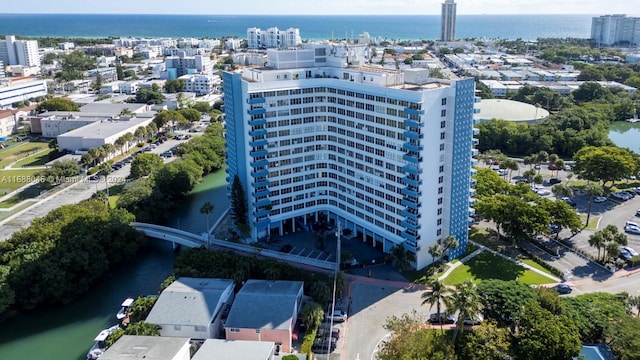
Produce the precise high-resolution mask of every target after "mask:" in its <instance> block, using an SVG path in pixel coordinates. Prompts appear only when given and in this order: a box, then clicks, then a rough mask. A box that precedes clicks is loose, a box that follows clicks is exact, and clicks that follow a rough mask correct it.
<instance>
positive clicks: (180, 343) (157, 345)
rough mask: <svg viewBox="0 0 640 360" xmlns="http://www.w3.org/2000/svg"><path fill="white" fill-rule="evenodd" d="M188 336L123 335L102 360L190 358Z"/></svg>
mask: <svg viewBox="0 0 640 360" xmlns="http://www.w3.org/2000/svg"><path fill="white" fill-rule="evenodd" d="M190 347H191V346H190V344H189V339H187V338H162V337H159V336H133V335H123V336H122V337H121V338H120V339H118V341H116V342H115V343H114V344H113V345H111V346H110V347H109V348H108V349H107V350H106V351H105V352H104V353H103V354H102V355H100V359H101V360H121V359H129V360H136V359H144V360H189V359H190V358H191V354H190V351H189V349H190Z"/></svg>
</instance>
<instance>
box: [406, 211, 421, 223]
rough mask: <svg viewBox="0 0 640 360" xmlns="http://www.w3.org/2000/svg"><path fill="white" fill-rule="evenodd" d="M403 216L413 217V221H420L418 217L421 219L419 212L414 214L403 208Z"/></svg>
mask: <svg viewBox="0 0 640 360" xmlns="http://www.w3.org/2000/svg"><path fill="white" fill-rule="evenodd" d="M402 216H404V217H406V218H407V219H411V220H413V221H418V219H420V215H419V214H414V213H412V212H411V211H409V210H407V209H404V210H402Z"/></svg>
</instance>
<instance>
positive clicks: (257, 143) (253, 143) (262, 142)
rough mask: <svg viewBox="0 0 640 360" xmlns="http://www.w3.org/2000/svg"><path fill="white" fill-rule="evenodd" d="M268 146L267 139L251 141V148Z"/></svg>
mask: <svg viewBox="0 0 640 360" xmlns="http://www.w3.org/2000/svg"><path fill="white" fill-rule="evenodd" d="M267 144H268V142H267V139H258V140H254V141H251V142H250V143H249V146H251V147H260V146H267Z"/></svg>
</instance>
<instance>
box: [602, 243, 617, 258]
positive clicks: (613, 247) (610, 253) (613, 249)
mask: <svg viewBox="0 0 640 360" xmlns="http://www.w3.org/2000/svg"><path fill="white" fill-rule="evenodd" d="M605 250H606V251H607V257H611V258H613V259H615V258H617V257H618V256H620V244H618V243H617V242H610V243H607V245H606V247H605Z"/></svg>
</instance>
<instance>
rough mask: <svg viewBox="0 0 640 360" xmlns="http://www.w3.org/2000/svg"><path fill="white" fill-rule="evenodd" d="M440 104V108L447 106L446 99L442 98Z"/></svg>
mask: <svg viewBox="0 0 640 360" xmlns="http://www.w3.org/2000/svg"><path fill="white" fill-rule="evenodd" d="M441 103H442V106H445V105H447V98H443V99H442V101H441Z"/></svg>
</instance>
